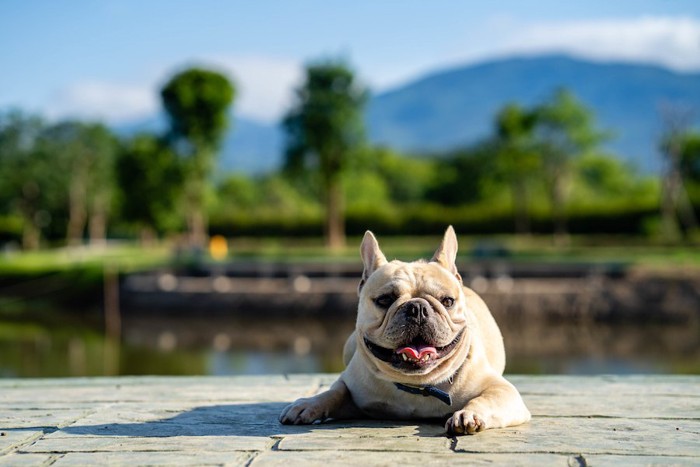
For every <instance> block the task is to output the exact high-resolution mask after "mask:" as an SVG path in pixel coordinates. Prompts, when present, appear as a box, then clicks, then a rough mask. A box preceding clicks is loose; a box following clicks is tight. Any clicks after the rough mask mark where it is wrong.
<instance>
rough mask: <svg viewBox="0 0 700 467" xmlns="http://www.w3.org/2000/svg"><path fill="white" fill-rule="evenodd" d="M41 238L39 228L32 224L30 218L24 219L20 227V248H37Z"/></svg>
mask: <svg viewBox="0 0 700 467" xmlns="http://www.w3.org/2000/svg"><path fill="white" fill-rule="evenodd" d="M40 240H41V232H40V231H39V228H38V227H37V226H36V225H34V222H32V220H31V219H27V218H26V217H25V219H24V225H23V227H22V249H24V250H38V249H39V244H40Z"/></svg>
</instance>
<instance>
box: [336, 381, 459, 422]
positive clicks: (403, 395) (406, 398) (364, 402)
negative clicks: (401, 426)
mask: <svg viewBox="0 0 700 467" xmlns="http://www.w3.org/2000/svg"><path fill="white" fill-rule="evenodd" d="M378 385H379V386H381V387H377V385H374V387H373V388H371V389H370V388H367V387H364V388H359V387H356V388H353V387H349V388H348V389H350V393H351V394H352V398H353V401H354V402H355V404H356V405H357V406H358V407H359V408H360V409H361V410H362V411H363V412H364V413H365V414H367V416H369V417H372V418H393V419H419V418H439V417H446V416H449V415H450V414H451V413H452V412H453V411H454V410H453V409H452V408H451V407H450V406H448V405H447V404H445V403H444V402H442V401H440V400H439V399H436V398H434V397H425V396H422V395H419V394H410V393H407V392H405V391H401V390H399V389H398V388H396V387H395V386H394V385H393V383H389V382H384V381H382V382H380V383H378ZM353 389H354V391H353ZM368 389H370V390H368Z"/></svg>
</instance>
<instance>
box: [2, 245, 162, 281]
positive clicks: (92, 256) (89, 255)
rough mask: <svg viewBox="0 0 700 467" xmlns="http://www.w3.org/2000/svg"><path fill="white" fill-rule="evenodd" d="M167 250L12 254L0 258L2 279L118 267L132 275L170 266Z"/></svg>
mask: <svg viewBox="0 0 700 467" xmlns="http://www.w3.org/2000/svg"><path fill="white" fill-rule="evenodd" d="M169 261H170V253H169V249H168V248H167V247H166V246H163V245H161V246H157V247H153V248H143V247H141V246H138V245H135V244H114V245H109V246H106V247H94V248H91V247H66V248H55V249H46V250H39V251H28V252H20V251H17V252H10V253H5V254H4V255H2V256H0V275H36V274H42V273H50V272H58V271H69V270H94V271H96V272H100V273H101V272H102V271H103V270H104V268H105V267H115V268H117V269H118V270H119V271H122V272H131V271H136V270H142V269H147V268H149V267H153V266H158V265H163V264H167V263H168V262H169Z"/></svg>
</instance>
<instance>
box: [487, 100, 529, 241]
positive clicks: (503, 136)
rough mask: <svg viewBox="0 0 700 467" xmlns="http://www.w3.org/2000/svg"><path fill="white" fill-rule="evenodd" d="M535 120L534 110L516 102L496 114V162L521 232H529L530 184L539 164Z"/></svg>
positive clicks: (516, 228)
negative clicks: (504, 181) (507, 186)
mask: <svg viewBox="0 0 700 467" xmlns="http://www.w3.org/2000/svg"><path fill="white" fill-rule="evenodd" d="M535 122H536V119H535V115H534V113H533V112H531V111H528V110H526V109H523V108H522V107H520V106H519V105H517V104H508V105H506V106H505V107H504V108H503V109H502V110H501V111H500V112H499V113H498V115H497V116H496V159H497V164H496V165H497V170H498V172H499V173H500V174H501V175H502V176H503V177H504V178H505V179H506V180H507V182H508V185H509V187H510V193H511V199H512V203H513V212H514V215H515V231H516V232H518V233H529V232H530V216H529V196H528V187H529V185H530V184H531V182H532V179H533V178H534V176H535V174H536V173H537V171H538V169H539V168H540V158H539V153H538V151H537V150H536V148H535V144H534V128H535Z"/></svg>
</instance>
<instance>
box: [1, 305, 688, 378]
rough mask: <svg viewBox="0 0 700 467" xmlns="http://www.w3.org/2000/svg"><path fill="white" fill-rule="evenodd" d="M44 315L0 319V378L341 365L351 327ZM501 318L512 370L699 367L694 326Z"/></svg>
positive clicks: (225, 372) (203, 318) (665, 370)
mask: <svg viewBox="0 0 700 467" xmlns="http://www.w3.org/2000/svg"><path fill="white" fill-rule="evenodd" d="M47 315H49V316H51V319H38V318H35V319H33V320H31V321H28V320H26V319H25V320H19V319H15V320H8V319H5V320H0V377H5V378H8V377H65V376H101V375H249V374H280V373H309V372H338V371H342V369H343V362H342V348H343V344H344V342H345V339H346V337H347V336H348V335H349V334H350V333H351V332H352V329H353V327H354V323H353V322H351V321H350V320H347V319H345V320H337V319H335V320H334V319H327V320H318V319H308V318H307V319H290V320H285V321H278V320H275V321H269V320H268V321H265V320H259V319H251V318H243V319H242V318H236V319H234V318H231V317H226V316H220V315H219V316H189V317H182V316H180V317H164V316H158V315H156V314H151V315H143V314H142V315H129V314H128V313H127V314H125V315H124V317H123V321H122V329H121V336H120V337H119V338H118V339H109V338H106V337H105V336H104V334H103V333H102V332H101V330H100V325H99V320H96V319H90V318H88V319H75V318H70V317H63V316H62V315H60V314H58V312H51V313H50V314H47V313H42V316H47ZM93 318H94V317H93ZM507 324H508V323H501V329H502V332H503V334H504V338H505V341H506V349H507V350H506V351H507V357H508V366H507V372H509V373H521V374H602V373H605V374H627V373H686V374H700V329H699V328H698V326H697V325H689V324H688V323H686V324H680V325H679V324H676V325H668V324H667V325H661V324H658V325H649V324H648V325H635V324H631V323H627V324H620V323H617V324H605V323H595V322H586V323H581V322H579V323H542V322H540V323H532V322H531V323H528V324H527V325H522V324H519V325H517V326H513V327H509V326H508V325H507Z"/></svg>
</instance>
